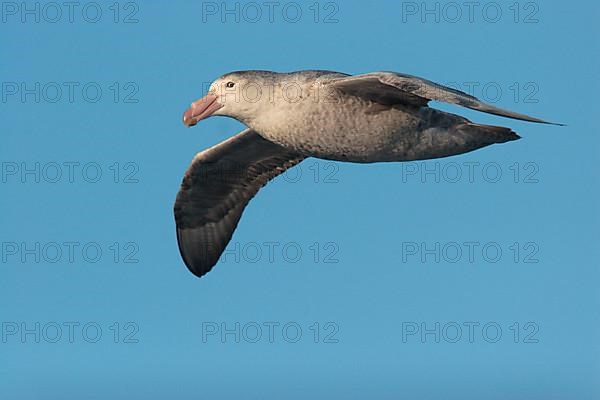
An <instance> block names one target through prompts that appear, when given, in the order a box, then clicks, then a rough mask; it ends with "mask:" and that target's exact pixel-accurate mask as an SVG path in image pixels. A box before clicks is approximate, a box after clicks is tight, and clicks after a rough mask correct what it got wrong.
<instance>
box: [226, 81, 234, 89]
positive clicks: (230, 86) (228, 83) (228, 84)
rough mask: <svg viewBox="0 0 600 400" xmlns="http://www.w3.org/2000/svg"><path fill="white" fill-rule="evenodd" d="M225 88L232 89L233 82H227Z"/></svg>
mask: <svg viewBox="0 0 600 400" xmlns="http://www.w3.org/2000/svg"><path fill="white" fill-rule="evenodd" d="M225 86H227V87H228V88H232V87H234V86H235V83H233V82H227V84H226V85H225Z"/></svg>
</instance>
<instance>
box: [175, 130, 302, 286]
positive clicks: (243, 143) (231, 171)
mask: <svg viewBox="0 0 600 400" xmlns="http://www.w3.org/2000/svg"><path fill="white" fill-rule="evenodd" d="M303 159H304V157H303V156H301V155H299V154H297V153H294V152H290V151H288V150H286V149H284V148H283V147H281V146H279V145H277V144H275V143H272V142H269V141H268V140H266V139H263V138H262V137H261V136H260V135H259V134H257V133H256V132H254V131H252V130H250V129H246V130H245V131H243V132H241V133H239V134H237V135H235V136H233V137H232V138H230V139H228V140H226V141H224V142H222V143H219V144H217V145H216V146H213V147H211V148H209V149H207V150H204V151H202V152H200V153H198V154H197V155H196V156H195V157H194V159H193V161H192V164H191V166H190V167H189V168H188V170H187V171H186V173H185V176H184V177H183V182H182V183H181V188H180V190H179V193H177V199H176V201H175V207H174V208H175V210H174V211H175V222H176V225H177V242H178V244H179V251H180V253H181V257H182V258H183V261H184V262H185V265H187V267H188V269H189V270H190V271H191V272H192V273H193V274H194V275H196V276H198V277H200V276H202V275H204V274H206V273H207V272H208V271H210V270H211V269H212V267H213V266H214V265H215V264H216V263H217V261H218V260H219V257H220V256H221V253H223V250H225V246H227V243H229V241H230V240H231V236H232V235H233V231H234V230H235V228H236V226H237V224H238V222H239V220H240V217H241V216H242V212H243V211H244V208H245V207H246V205H247V204H248V202H249V201H250V199H252V197H254V195H255V194H256V193H257V192H258V191H259V189H260V188H261V187H262V186H264V185H265V184H266V183H267V182H268V181H269V180H270V179H272V178H274V177H275V176H277V175H279V174H281V173H282V172H284V171H285V170H286V169H288V168H290V167H293V166H294V165H296V164H298V163H299V162H301V161H302V160H303Z"/></svg>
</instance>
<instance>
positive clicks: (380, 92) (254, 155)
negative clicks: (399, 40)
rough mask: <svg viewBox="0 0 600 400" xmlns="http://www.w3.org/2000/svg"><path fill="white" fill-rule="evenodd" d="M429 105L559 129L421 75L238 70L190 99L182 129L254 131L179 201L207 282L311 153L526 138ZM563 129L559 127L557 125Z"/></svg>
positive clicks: (191, 254)
mask: <svg viewBox="0 0 600 400" xmlns="http://www.w3.org/2000/svg"><path fill="white" fill-rule="evenodd" d="M431 100H436V101H442V102H446V103H452V104H457V105H459V106H462V107H467V108H470V109H473V110H478V111H482V112H486V113H489V114H495V115H499V116H503V117H508V118H514V119H518V120H523V121H530V122H537V123H544V124H552V123H550V122H546V121H543V120H541V119H538V118H534V117H530V116H528V115H524V114H519V113H515V112H512V111H507V110H503V109H501V108H498V107H495V106H493V105H490V104H486V103H484V102H482V101H480V100H478V99H477V98H475V97H473V96H471V95H469V94H467V93H464V92H461V91H459V90H456V89H453V88H449V87H446V86H442V85H439V84H437V83H434V82H431V81H428V80H426V79H422V78H419V77H416V76H411V75H405V74H400V73H395V72H373V73H368V74H363V75H356V76H351V75H347V74H343V73H339V72H333V71H320V70H309V71H298V72H291V73H277V72H271V71H239V72H232V73H228V74H226V75H223V76H222V77H220V78H218V79H217V80H215V81H214V82H213V83H212V84H211V85H210V87H209V90H208V93H207V94H206V96H204V97H203V98H201V99H200V100H198V101H195V102H193V103H192V105H191V107H190V108H189V109H188V110H187V111H185V113H184V114H183V123H184V124H185V125H186V126H188V127H189V126H193V125H195V124H196V123H198V121H200V120H202V119H204V118H207V117H210V116H213V115H221V116H227V117H232V118H234V119H236V120H238V121H240V122H242V123H243V124H244V125H246V126H247V127H248V129H245V130H244V131H242V132H240V133H238V134H237V135H235V136H233V137H231V138H229V139H227V140H225V141H223V142H221V143H219V144H217V145H215V146H213V147H211V148H209V149H206V150H204V151H201V152H200V153H198V154H197V155H196V156H195V157H194V159H193V161H192V163H191V166H190V167H189V168H188V170H187V171H186V173H185V176H184V178H183V182H182V184H181V188H180V190H179V193H178V194H177V199H176V201H175V207H174V211H175V222H176V225H177V241H178V244H179V250H180V252H181V256H182V258H183V260H184V262H185V264H186V266H187V267H188V269H189V270H190V271H191V272H192V273H193V274H194V275H196V276H198V277H201V276H202V275H204V274H206V273H207V272H208V271H210V270H211V269H212V267H213V266H214V265H215V264H216V263H217V261H218V260H219V257H220V256H221V254H222V253H223V251H224V249H225V247H226V246H227V243H229V241H230V240H231V237H232V235H233V231H234V230H235V228H236V226H237V224H238V222H239V220H240V217H241V216H242V213H243V211H244V208H245V207H246V205H247V204H248V202H249V201H250V199H252V197H254V195H255V194H256V193H257V192H258V190H259V189H260V188H261V187H262V186H263V185H265V184H266V183H267V182H268V181H269V180H270V179H272V178H274V177H276V176H277V175H279V174H281V173H283V172H284V171H286V170H287V169H288V168H291V167H293V166H295V165H297V164H298V163H300V162H301V161H302V160H304V159H305V158H308V157H317V158H322V159H327V160H335V161H347V162H355V163H373V162H383V161H386V162H389V161H414V160H427V159H432V158H439V157H447V156H452V155H457V154H462V153H466V152H469V151H473V150H476V149H479V148H482V147H485V146H489V145H491V144H494V143H504V142H508V141H512V140H517V139H519V138H520V136H519V135H517V134H516V133H515V132H513V131H512V130H511V129H510V128H505V127H500V126H492V125H481V124H476V123H473V122H471V121H469V120H468V119H466V118H464V117H461V116H458V115H455V114H450V113H447V112H443V111H440V110H437V109H434V108H430V107H428V103H429V102H430V101H431ZM554 125H560V124H554Z"/></svg>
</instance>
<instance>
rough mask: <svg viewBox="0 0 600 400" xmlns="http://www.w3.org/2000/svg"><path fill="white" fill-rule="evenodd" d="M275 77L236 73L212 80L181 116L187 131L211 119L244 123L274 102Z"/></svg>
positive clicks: (267, 74)
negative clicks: (233, 120) (199, 97)
mask: <svg viewBox="0 0 600 400" xmlns="http://www.w3.org/2000/svg"><path fill="white" fill-rule="evenodd" d="M277 75H278V74H277V73H275V72H270V71H239V72H231V73H229V74H226V75H223V76H222V77H220V78H218V79H217V80H215V81H214V82H213V83H212V84H211V85H210V87H209V89H208V92H207V93H206V95H205V96H204V97H202V98H201V99H199V100H196V101H194V102H193V103H192V104H191V106H190V108H188V109H187V110H186V111H185V112H184V113H183V123H184V124H185V125H186V126H188V127H190V126H194V125H196V124H197V123H198V122H199V121H200V120H203V119H204V118H208V117H210V116H213V115H222V116H228V117H232V118H235V119H237V120H239V121H242V122H245V121H247V120H248V119H249V118H252V116H255V115H256V114H257V112H258V110H259V109H263V110H264V108H265V106H266V105H268V104H269V103H272V102H273V90H275V85H274V83H275V82H276V79H275V78H276V76H277Z"/></svg>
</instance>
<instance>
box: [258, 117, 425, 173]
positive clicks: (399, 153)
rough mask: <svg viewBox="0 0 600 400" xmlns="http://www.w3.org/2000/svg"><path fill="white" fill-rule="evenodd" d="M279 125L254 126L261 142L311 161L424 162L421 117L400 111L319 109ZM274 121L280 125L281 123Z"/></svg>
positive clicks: (287, 119) (288, 119)
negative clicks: (290, 151) (276, 145)
mask: <svg viewBox="0 0 600 400" xmlns="http://www.w3.org/2000/svg"><path fill="white" fill-rule="evenodd" d="M281 120H284V121H285V123H280V124H277V125H273V124H260V122H259V123H257V124H256V126H252V128H254V129H256V130H257V132H259V133H260V134H261V135H262V136H264V137H265V138H266V139H268V140H271V141H273V142H275V143H277V144H279V145H281V146H283V147H286V148H288V149H290V150H295V151H297V152H299V153H301V154H304V155H306V156H311V157H318V158H324V159H330V160H336V161H351V162H379V161H404V160H414V159H422V158H430V157H429V154H428V150H427V149H425V151H423V150H419V151H418V152H415V149H418V148H421V149H422V148H423V147H422V146H421V144H422V143H421V142H422V141H423V136H422V135H421V132H422V121H423V120H422V118H421V116H420V115H419V113H418V112H414V111H412V112H411V111H404V110H400V109H387V110H383V111H381V110H376V111H375V112H369V110H368V109H367V111H366V112H364V111H357V110H356V109H350V110H346V109H343V108H342V109H340V108H334V107H329V108H328V107H323V108H321V109H319V110H318V111H317V112H312V113H293V112H291V113H288V114H287V118H285V119H281ZM281 120H280V121H281Z"/></svg>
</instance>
